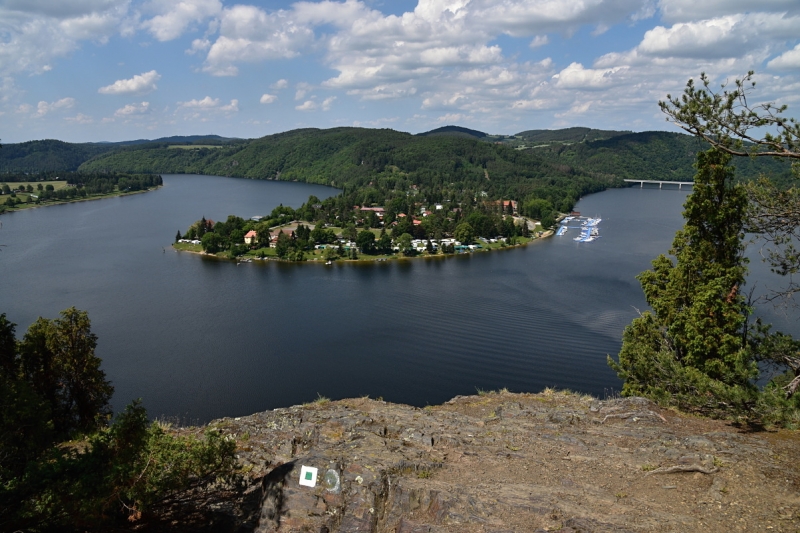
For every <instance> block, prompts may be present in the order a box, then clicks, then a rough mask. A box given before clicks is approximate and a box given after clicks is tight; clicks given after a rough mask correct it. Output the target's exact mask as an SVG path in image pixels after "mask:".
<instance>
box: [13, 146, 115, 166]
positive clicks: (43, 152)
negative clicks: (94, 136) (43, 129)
mask: <svg viewBox="0 0 800 533" xmlns="http://www.w3.org/2000/svg"><path fill="white" fill-rule="evenodd" d="M114 149H115V146H114V145H113V144H96V143H67V142H64V141H57V140H54V139H47V140H43V141H28V142H24V143H16V144H3V148H2V149H0V173H7V172H28V173H34V174H38V173H41V172H64V171H70V170H71V171H75V170H78V167H80V166H81V165H82V164H83V163H85V162H86V161H88V160H89V159H91V158H92V157H95V156H97V155H99V154H102V153H105V152H108V151H111V150H114Z"/></svg>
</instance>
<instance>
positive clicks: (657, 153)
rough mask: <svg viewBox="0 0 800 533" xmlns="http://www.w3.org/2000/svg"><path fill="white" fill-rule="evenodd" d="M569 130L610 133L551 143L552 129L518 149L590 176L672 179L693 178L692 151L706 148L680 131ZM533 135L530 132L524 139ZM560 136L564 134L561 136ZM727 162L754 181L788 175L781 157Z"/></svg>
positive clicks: (684, 179)
mask: <svg viewBox="0 0 800 533" xmlns="http://www.w3.org/2000/svg"><path fill="white" fill-rule="evenodd" d="M572 130H586V131H585V132H578V131H576V132H575V133H576V134H577V135H581V134H585V135H589V136H592V135H599V134H600V133H606V134H609V136H608V137H607V138H598V140H594V141H590V142H553V141H554V139H555V138H557V137H556V135H555V134H556V133H557V132H550V133H549V134H548V135H546V136H545V135H539V136H536V138H537V141H538V142H542V141H544V140H545V139H547V140H548V141H549V143H548V144H538V145H536V146H535V147H532V146H526V147H524V148H522V149H523V150H524V151H528V152H535V153H537V154H538V155H539V156H540V157H541V158H542V159H544V160H547V161H550V162H551V163H553V164H556V165H565V166H569V167H570V168H581V169H586V170H587V171H589V172H591V173H593V174H594V173H598V174H602V175H611V176H614V177H618V178H623V179H648V180H672V181H692V180H693V179H694V174H695V168H694V162H695V155H696V154H697V152H699V151H701V150H707V149H708V145H707V144H706V143H705V142H703V141H700V140H699V139H698V138H697V137H694V136H691V135H684V134H680V133H670V132H665V131H645V132H641V133H624V132H600V131H599V130H588V129H586V128H572ZM560 131H561V132H566V131H568V130H560ZM527 133H530V132H527ZM520 135H522V134H518V135H517V137H519V136H520ZM577 135H576V136H577ZM533 137H534V136H533V135H531V136H529V137H528V138H533ZM561 137H562V138H563V137H566V136H565V135H563V134H562V135H561ZM573 138H574V137H573ZM531 144H532V143H531ZM732 164H733V166H735V167H736V172H737V176H738V177H739V178H740V179H742V180H749V179H753V178H755V177H757V176H758V175H759V174H762V173H766V174H769V175H771V176H772V177H773V178H774V179H775V180H776V181H778V182H785V181H786V180H788V179H789V177H790V176H791V165H789V164H788V163H787V162H786V161H780V160H776V159H770V158H764V157H761V158H758V159H750V158H743V157H740V158H735V159H734V160H733V161H732Z"/></svg>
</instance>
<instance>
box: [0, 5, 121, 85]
mask: <svg viewBox="0 0 800 533" xmlns="http://www.w3.org/2000/svg"><path fill="white" fill-rule="evenodd" d="M129 3H130V0H76V1H74V2H73V1H70V2H52V1H48V0H4V1H2V2H0V75H13V74H19V73H22V72H28V73H36V74H38V73H42V72H46V71H48V70H50V68H51V67H52V66H51V63H52V62H53V61H54V60H56V59H58V58H61V57H65V56H67V55H69V54H70V53H72V52H73V51H75V50H76V49H77V48H78V47H79V46H80V43H81V41H84V40H91V41H94V42H97V43H104V42H106V41H107V40H108V38H109V37H110V36H111V35H113V34H114V33H115V32H116V31H118V29H119V28H120V27H121V25H122V24H123V21H124V20H125V18H126V17H127V16H128V5H129Z"/></svg>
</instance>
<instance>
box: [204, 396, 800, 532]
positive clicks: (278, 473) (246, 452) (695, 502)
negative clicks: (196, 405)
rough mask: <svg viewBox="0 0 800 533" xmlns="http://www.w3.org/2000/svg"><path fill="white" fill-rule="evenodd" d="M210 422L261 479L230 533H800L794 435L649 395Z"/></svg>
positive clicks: (487, 401)
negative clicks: (750, 427) (700, 414)
mask: <svg viewBox="0 0 800 533" xmlns="http://www.w3.org/2000/svg"><path fill="white" fill-rule="evenodd" d="M212 425H213V426H216V427H218V428H220V429H221V430H222V431H223V432H225V433H227V434H230V435H233V436H235V437H236V439H237V440H238V442H239V447H240V450H239V458H240V460H241V462H242V464H243V465H245V468H246V470H249V472H248V476H249V478H250V479H251V480H252V486H251V489H250V492H249V495H248V496H246V498H245V500H246V501H249V502H250V504H248V505H250V509H249V511H248V510H246V509H245V510H243V508H242V505H244V506H245V507H246V505H245V504H242V503H241V501H240V502H239V504H240V506H239V508H237V509H233V508H232V507H230V506H229V507H228V508H227V511H226V512H227V513H228V514H229V518H230V516H232V515H236V517H235V520H234V518H230V520H231V521H237V524H236V525H235V527H234V526H233V522H230V525H231V529H233V530H239V531H253V530H254V531H258V532H259V533H273V532H281V533H282V532H312V533H326V532H327V533H333V532H348V533H351V532H364V533H367V532H369V533H379V532H391V533H423V532H424V533H433V532H460V533H461V532H493V533H503V532H522V531H528V532H530V531H533V532H543V531H559V532H561V533H577V532H582V533H589V532H596V533H601V532H603V533H605V532H618V533H622V532H640V531H658V532H691V531H705V532H726V533H727V532H735V531H792V532H795V531H797V530H798V528H800V496H798V487H800V476H798V464H799V463H798V459H800V447H798V445H797V444H798V434H797V432H791V431H786V430H781V431H759V432H748V431H747V430H745V429H741V428H736V427H734V426H732V425H730V423H726V422H722V421H713V420H707V419H701V418H695V417H691V416H687V415H682V414H677V413H675V412H673V411H669V410H663V409H660V408H658V407H657V406H656V405H654V404H652V403H651V402H649V401H647V400H644V399H640V398H629V399H610V400H604V401H600V400H597V399H594V398H591V397H588V396H580V395H576V394H569V393H549V392H545V393H541V394H512V393H506V392H499V393H487V394H482V395H479V396H473V397H457V398H454V399H453V400H451V401H449V402H447V403H445V404H443V405H439V406H431V407H426V408H424V409H419V408H415V407H410V406H405V405H395V404H389V403H386V402H383V401H377V400H371V399H368V398H360V399H349V400H341V401H336V402H327V401H318V402H315V403H312V404H308V405H304V406H296V407H290V408H286V409H276V410H274V411H268V412H264V413H258V414H254V415H252V416H248V417H242V418H236V419H222V420H218V421H215V422H214V423H212ZM301 481H302V482H303V484H301ZM248 498H249V500H248ZM234 507H235V506H234ZM221 510H222V509H221Z"/></svg>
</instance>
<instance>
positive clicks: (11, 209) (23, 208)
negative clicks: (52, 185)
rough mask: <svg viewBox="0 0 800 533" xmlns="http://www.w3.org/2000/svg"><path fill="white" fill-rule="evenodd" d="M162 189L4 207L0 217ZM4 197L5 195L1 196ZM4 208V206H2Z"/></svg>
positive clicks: (159, 186) (154, 188) (158, 187)
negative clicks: (29, 210) (30, 210)
mask: <svg viewBox="0 0 800 533" xmlns="http://www.w3.org/2000/svg"><path fill="white" fill-rule="evenodd" d="M161 187H163V185H156V186H155V187H153V188H152V189H145V190H143V191H131V192H123V193H119V194H113V193H111V194H107V195H102V196H93V197H91V198H73V199H71V200H58V201H55V202H48V203H46V204H35V203H34V204H19V206H14V207H6V208H5V210H3V211H0V215H5V214H7V213H14V212H17V211H26V210H28V209H38V208H40V207H52V206H54V205H68V204H77V203H80V202H93V201H95V200H108V199H110V198H122V197H123V196H132V195H134V194H142V193H146V192H152V191H156V190H158V189H160V188H161ZM3 196H6V195H3ZM3 207H4V206H3Z"/></svg>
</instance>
